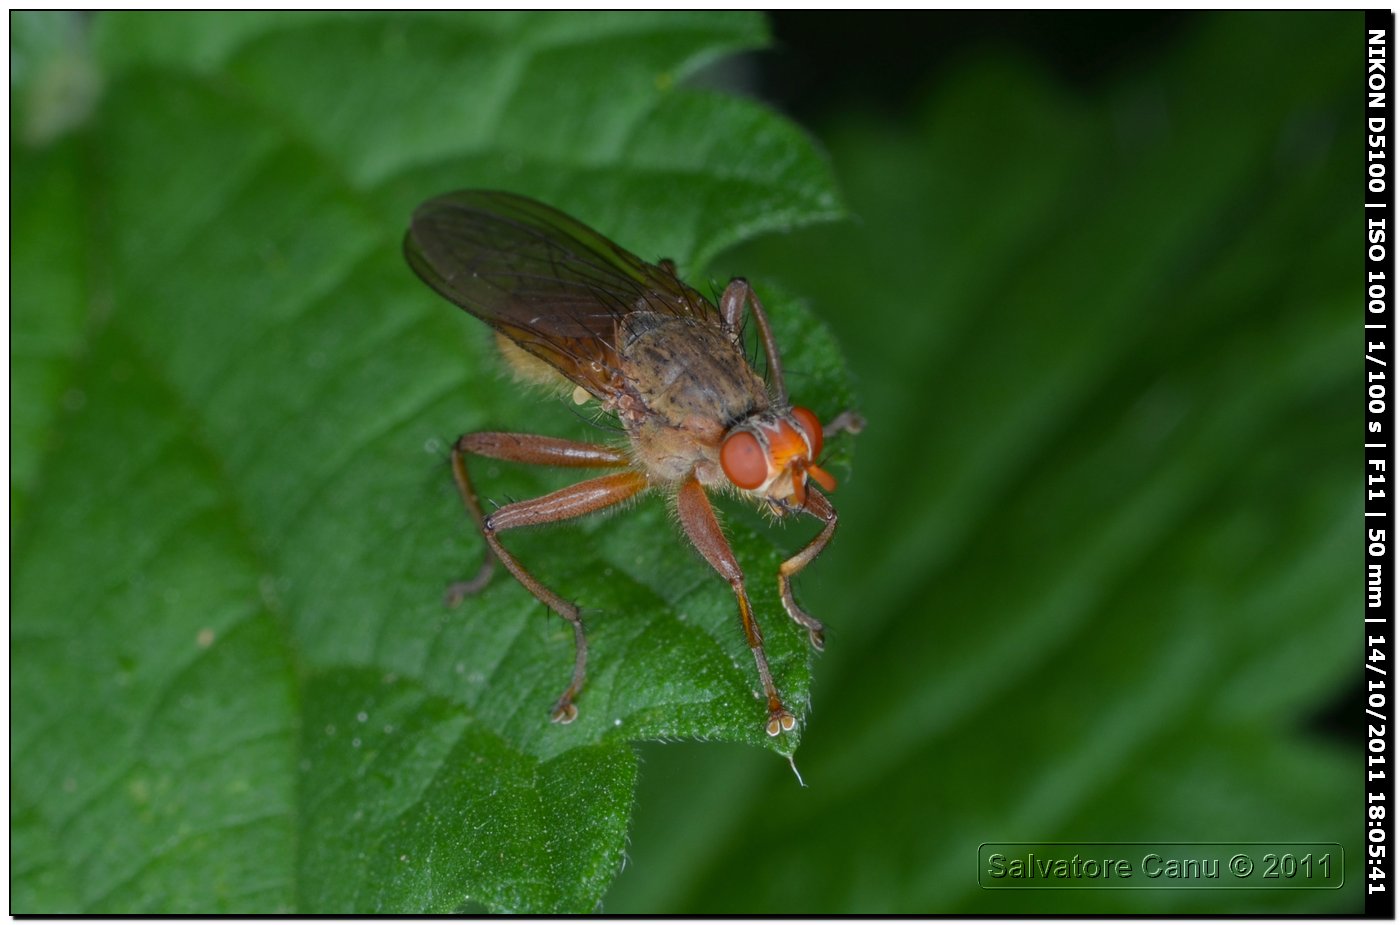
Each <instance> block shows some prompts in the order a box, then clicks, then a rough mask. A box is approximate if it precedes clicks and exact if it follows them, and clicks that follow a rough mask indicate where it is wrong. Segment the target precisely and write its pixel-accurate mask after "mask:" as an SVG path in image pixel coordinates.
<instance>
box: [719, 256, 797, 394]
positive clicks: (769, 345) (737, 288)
mask: <svg viewBox="0 0 1400 925" xmlns="http://www.w3.org/2000/svg"><path fill="white" fill-rule="evenodd" d="M746 302H747V303H748V305H749V308H750V309H751V310H752V311H753V320H754V323H755V324H757V325H758V337H759V340H761V341H763V355H764V357H765V358H766V359H767V361H768V384H769V385H770V386H772V388H773V392H774V393H775V395H776V396H777V399H778V403H779V404H783V405H785V404H787V386H786V385H785V384H784V383H783V361H782V358H781V357H780V356H779V355H778V342H777V341H776V340H774V339H773V328H772V327H770V326H769V324H768V313H767V312H765V311H764V310H763V303H762V302H760V301H759V300H758V293H756V292H754V291H753V287H752V286H750V285H749V283H748V280H745V279H732V280H730V281H729V285H728V286H725V287H724V293H723V294H722V295H721V296H720V297H719V311H720V316H721V317H722V318H723V319H724V323H725V324H726V325H728V326H729V329H730V330H731V331H735V332H737V331H738V330H739V323H740V321H741V320H742V318H743V314H744V303H746Z"/></svg>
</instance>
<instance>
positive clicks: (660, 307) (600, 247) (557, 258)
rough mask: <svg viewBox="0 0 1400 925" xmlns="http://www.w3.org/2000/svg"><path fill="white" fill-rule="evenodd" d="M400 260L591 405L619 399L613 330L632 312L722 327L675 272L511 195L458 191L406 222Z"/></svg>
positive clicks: (540, 205)
mask: <svg viewBox="0 0 1400 925" xmlns="http://www.w3.org/2000/svg"><path fill="white" fill-rule="evenodd" d="M404 254H405V256H406V257H407V258H408V263H409V266H411V267H412V268H413V270H414V272H415V273H417V274H418V275H419V276H420V277H422V279H423V281H424V282H426V283H427V284H428V285H430V286H432V287H433V288H434V289H435V290H437V292H438V293H439V294H440V295H442V296H443V297H444V298H447V299H448V300H450V301H452V302H455V303H456V304H457V305H459V306H461V307H462V308H464V309H466V310H467V311H469V312H471V313H472V314H473V315H475V316H476V317H478V318H480V319H481V320H482V321H485V322H486V323H487V324H489V325H491V326H492V327H493V328H495V329H496V330H498V331H500V332H501V333H502V334H504V335H505V336H506V337H509V338H510V339H511V340H512V341H514V342H515V343H516V344H518V345H519V346H520V347H521V349H523V350H525V351H526V352H528V353H530V354H532V355H534V356H536V357H538V358H540V359H541V360H543V361H545V362H546V363H548V364H550V365H551V366H553V367H554V368H555V369H557V370H559V372H561V373H563V374H564V375H565V376H566V377H568V378H569V379H570V380H572V381H573V382H574V383H576V384H577V385H581V386H583V387H584V388H585V389H587V390H588V391H589V392H590V393H592V394H593V395H594V396H596V397H598V398H607V397H609V396H611V395H613V394H614V393H615V392H616V390H617V384H616V383H617V382H618V379H617V377H616V375H615V373H616V371H617V368H618V357H617V337H618V332H619V330H620V329H619V322H620V321H621V320H622V318H623V317H624V316H625V315H628V314H630V313H632V312H637V311H647V312H659V313H664V314H668V315H673V316H677V317H682V318H687V319H691V320H693V321H694V322H695V323H696V324H705V325H715V326H718V325H721V324H722V322H721V320H720V316H719V312H718V311H717V310H716V309H715V308H714V307H713V306H712V305H710V303H709V302H708V301H706V300H705V298H704V296H702V295H700V294H699V293H698V292H696V291H695V290H693V289H691V288H690V287H689V286H687V285H685V284H684V283H682V282H681V281H680V280H679V279H677V278H676V276H675V274H674V273H673V272H670V271H668V270H666V269H663V268H661V267H658V266H654V265H652V264H649V263H646V262H645V261H643V260H642V259H640V258H639V257H637V256H635V255H633V254H631V253H628V252H627V251H625V250H623V249H622V248H621V247H618V246H617V245H616V244H614V243H613V242H611V241H609V240H608V239H607V238H605V237H603V236H602V235H601V234H599V233H598V232H596V231H594V230H593V229H591V228H589V227H587V226H586V225H584V224H582V223H581V222H578V221H575V220H574V219H572V218H569V217H568V216H567V215H565V214H563V213H562V212H559V211H557V210H555V209H551V208H550V207H549V206H546V205H544V204H543V203H539V202H536V201H535V200H533V199H527V198H525V197H524V196H516V195H514V194H511V193H502V192H492V191H486V190H465V191H462V192H456V193H447V194H446V195H443V196H438V197H436V198H434V199H430V200H428V201H427V202H425V203H423V204H422V205H421V206H419V207H418V209H417V210H416V211H415V212H414V213H413V221H412V223H411V225H410V226H409V230H408V235H407V236H406V237H405V238H404Z"/></svg>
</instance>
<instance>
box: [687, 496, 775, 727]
mask: <svg viewBox="0 0 1400 925" xmlns="http://www.w3.org/2000/svg"><path fill="white" fill-rule="evenodd" d="M676 509H677V512H678V513H679V514H680V520H681V526H683V527H684V528H685V532H686V535H687V536H689V537H690V542H691V543H693V544H695V548H696V549H698V550H699V551H700V555H702V556H704V557H705V561H707V562H709V563H710V565H711V567H713V568H714V570H715V571H716V572H719V574H720V577H722V578H724V579H725V580H726V581H728V582H729V586H730V587H731V588H733V589H734V597H735V598H736V599H737V600H738V602H739V619H740V621H741V622H742V623H743V626H744V637H745V639H747V640H748V643H749V649H750V650H752V651H753V659H754V662H755V663H756V664H757V665H758V678H759V680H760V681H762V682H763V692H764V694H765V695H766V696H767V698H768V724H767V726H766V729H767V732H768V734H769V735H770V736H776V735H778V734H780V733H783V732H791V731H792V730H793V729H794V728H796V726H797V719H796V718H795V717H794V716H793V715H792V714H791V713H789V712H788V709H787V707H785V706H783V701H782V698H781V697H779V696H778V690H777V688H776V687H774V686H773V673H772V672H771V671H769V670H768V657H767V656H766V655H764V654H763V632H762V630H760V629H759V626H758V621H757V620H755V619H754V615H753V606H752V605H751V604H750V603H749V593H748V591H746V590H745V589H744V573H743V571H742V570H740V568H739V561H738V560H737V559H735V558H734V551H733V550H732V549H730V547H729V541H728V540H726V539H725V538H724V532H723V531H722V530H721V529H720V526H719V521H718V520H716V519H715V511H714V508H712V507H711V506H710V499H709V498H707V497H706V496H705V489H704V488H703V487H701V485H700V482H699V481H698V480H697V479H696V478H695V476H694V474H692V475H691V476H690V477H689V478H687V479H686V480H685V481H684V482H683V483H681V488H680V492H679V493H678V494H677V495H676Z"/></svg>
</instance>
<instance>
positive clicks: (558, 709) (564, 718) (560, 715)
mask: <svg viewBox="0 0 1400 925" xmlns="http://www.w3.org/2000/svg"><path fill="white" fill-rule="evenodd" d="M576 719H578V707H576V706H574V701H573V698H572V697H570V696H569V695H567V694H565V695H564V696H563V697H561V698H559V702H558V703H556V704H555V705H554V710H553V711H552V712H551V713H550V714H549V721H550V722H551V723H558V724H559V725H561V726H567V725H568V724H569V723H572V722H573V721H574V720H576Z"/></svg>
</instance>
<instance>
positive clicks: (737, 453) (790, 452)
mask: <svg viewBox="0 0 1400 925" xmlns="http://www.w3.org/2000/svg"><path fill="white" fill-rule="evenodd" d="M821 451H822V425H821V421H819V420H817V416H816V415H815V414H813V413H812V412H811V411H809V410H807V409H806V408H802V407H797V406H794V407H792V408H789V409H787V410H785V411H775V410H770V411H762V412H759V413H758V414H754V415H750V416H749V417H747V418H745V419H744V420H742V421H740V422H739V423H738V424H735V425H734V426H733V427H731V428H730V429H729V432H728V433H727V434H725V437H724V442H723V443H722V444H720V449H719V463H720V467H721V468H722V469H723V470H724V474H725V476H726V477H727V478H728V479H729V481H730V482H732V483H733V484H734V487H736V488H738V489H739V490H740V491H742V492H744V493H746V494H749V495H752V496H754V497H757V498H759V499H762V500H764V501H767V502H768V504H769V506H770V507H771V508H772V509H773V510H774V511H776V512H778V513H784V512H787V511H790V510H794V509H800V508H802V507H803V506H805V505H806V503H807V480H808V479H811V480H812V481H814V482H816V483H817V484H818V485H820V486H821V487H822V488H825V489H826V490H827V491H834V490H835V489H836V480H835V479H833V478H832V477H831V475H830V474H829V473H827V472H826V470H824V469H822V468H821V467H820V466H818V465H817V464H816V458H817V454H819V453H821Z"/></svg>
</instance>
